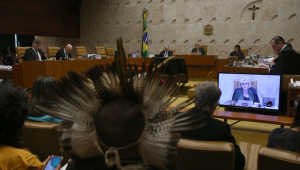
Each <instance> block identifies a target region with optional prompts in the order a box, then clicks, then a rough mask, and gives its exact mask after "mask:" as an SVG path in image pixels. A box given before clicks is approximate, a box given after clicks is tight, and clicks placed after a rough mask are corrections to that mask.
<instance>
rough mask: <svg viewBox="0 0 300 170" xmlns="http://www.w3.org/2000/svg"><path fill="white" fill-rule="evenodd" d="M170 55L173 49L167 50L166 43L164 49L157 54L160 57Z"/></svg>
mask: <svg viewBox="0 0 300 170" xmlns="http://www.w3.org/2000/svg"><path fill="white" fill-rule="evenodd" d="M171 55H173V51H169V46H167V45H166V46H165V47H164V50H163V51H161V52H160V54H159V56H160V57H165V58H168V57H170V56H171Z"/></svg>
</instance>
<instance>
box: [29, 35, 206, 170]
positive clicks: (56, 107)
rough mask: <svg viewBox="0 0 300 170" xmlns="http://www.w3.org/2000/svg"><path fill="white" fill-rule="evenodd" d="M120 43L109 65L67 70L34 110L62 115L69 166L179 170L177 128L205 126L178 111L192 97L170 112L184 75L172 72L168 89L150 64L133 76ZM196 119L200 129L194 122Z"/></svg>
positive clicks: (61, 131)
mask: <svg viewBox="0 0 300 170" xmlns="http://www.w3.org/2000/svg"><path fill="white" fill-rule="evenodd" d="M117 44H118V57H117V58H116V60H115V62H113V63H112V64H111V65H106V68H105V69H104V68H103V67H102V66H101V65H98V66H95V67H93V68H90V69H89V70H88V71H87V72H86V73H85V74H84V75H83V76H81V75H79V74H77V73H76V72H69V73H68V77H69V78H62V80H61V82H58V83H54V84H52V86H53V89H51V90H50V91H49V92H48V93H46V94H45V95H44V97H43V100H44V102H43V103H39V104H37V105H36V107H35V110H37V111H38V112H42V113H44V114H50V115H53V116H56V117H60V118H62V119H64V120H63V121H62V122H60V123H59V127H58V131H59V133H58V134H59V136H60V140H61V143H63V146H62V147H63V149H64V150H65V152H66V153H68V154H69V156H70V157H71V158H72V159H73V161H72V162H71V163H70V164H69V166H68V168H67V169H68V170H77V169H110V170H111V169H140V170H142V169H150V168H151V169H176V163H175V159H176V152H177V143H178V141H179V140H180V133H179V131H182V130H191V129H193V128H198V127H200V126H202V123H201V118H199V117H197V118H196V117H195V116H196V114H191V115H190V116H191V120H189V119H187V118H186V113H185V112H184V113H178V110H180V109H182V108H183V107H184V105H188V104H192V102H193V99H188V100H186V101H184V102H183V103H181V104H182V105H178V106H177V107H175V108H173V109H172V110H169V111H166V108H167V107H168V106H169V105H170V104H171V103H173V101H171V97H174V96H177V95H179V94H178V93H179V92H180V90H181V89H182V88H183V86H178V85H177V82H178V81H180V77H177V78H176V80H177V81H176V80H174V81H170V80H173V78H174V76H173V75H172V74H170V75H169V79H168V80H166V82H165V83H164V84H163V85H162V87H161V88H162V89H166V90H161V91H157V87H158V85H159V82H160V81H161V80H160V78H158V77H157V76H155V75H156V74H157V70H156V67H154V66H153V64H152V63H151V64H150V66H149V69H148V71H147V72H146V71H142V73H141V74H140V76H134V75H137V74H138V73H137V70H135V73H134V74H130V72H131V71H130V70H131V69H129V70H128V69H127V64H126V56H125V52H124V49H123V48H122V47H123V45H122V41H121V40H120V39H118V41H117ZM144 69H145V68H144V66H143V69H142V70H144ZM146 73H147V74H146ZM169 88H172V90H170V91H169V90H168V89H169ZM167 91H169V93H166V92H167ZM161 96H164V97H163V98H162V97H161ZM168 98H169V99H170V100H167V99H168ZM179 117H183V118H184V120H181V119H179ZM194 121H196V122H198V123H197V127H194V126H191V125H190V124H191V123H192V122H194ZM160 139H164V140H160ZM153 148H156V149H153Z"/></svg>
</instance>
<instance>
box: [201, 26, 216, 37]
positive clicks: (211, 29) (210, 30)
mask: <svg viewBox="0 0 300 170" xmlns="http://www.w3.org/2000/svg"><path fill="white" fill-rule="evenodd" d="M213 33H214V27H213V26H212V25H210V24H207V25H205V26H204V32H203V34H204V35H206V36H211V35H212V34H213Z"/></svg>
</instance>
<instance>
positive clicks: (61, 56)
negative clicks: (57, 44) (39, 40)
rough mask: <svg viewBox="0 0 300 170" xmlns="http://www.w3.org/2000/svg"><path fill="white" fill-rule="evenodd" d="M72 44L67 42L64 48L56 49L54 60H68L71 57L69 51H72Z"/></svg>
mask: <svg viewBox="0 0 300 170" xmlns="http://www.w3.org/2000/svg"><path fill="white" fill-rule="evenodd" d="M72 49H73V47H72V45H71V44H67V45H66V46H65V48H62V49H60V50H58V51H57V53H56V60H70V59H72V56H71V52H72Z"/></svg>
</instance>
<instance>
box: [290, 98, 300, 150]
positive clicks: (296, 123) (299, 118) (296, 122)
mask: <svg viewBox="0 0 300 170" xmlns="http://www.w3.org/2000/svg"><path fill="white" fill-rule="evenodd" d="M299 105H300V96H299V100H298V106H297V108H296V111H295V114H294V119H293V122H292V125H291V128H296V127H299V128H300V106H299ZM298 134H299V137H300V131H299V133H298ZM296 152H297V153H300V143H298V147H297V151H296Z"/></svg>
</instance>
